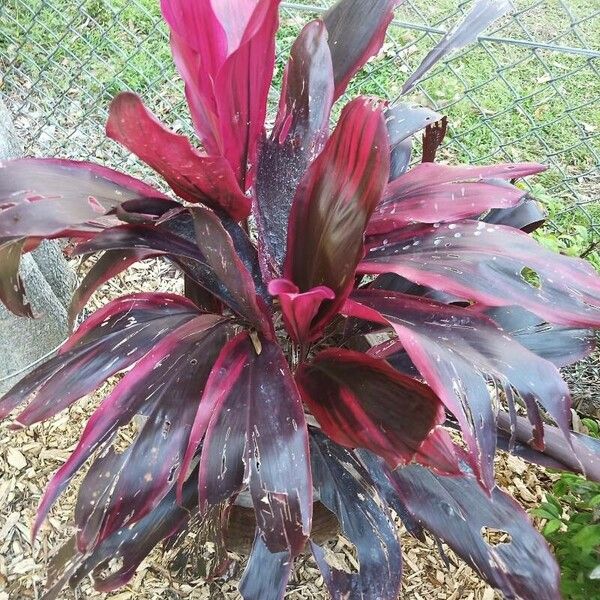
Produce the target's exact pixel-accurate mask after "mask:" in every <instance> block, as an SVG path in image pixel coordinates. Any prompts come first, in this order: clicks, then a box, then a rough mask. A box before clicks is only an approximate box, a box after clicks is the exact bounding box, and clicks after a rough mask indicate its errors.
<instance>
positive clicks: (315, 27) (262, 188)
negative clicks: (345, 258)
mask: <svg viewBox="0 0 600 600" xmlns="http://www.w3.org/2000/svg"><path fill="white" fill-rule="evenodd" d="M332 103H333V67H332V64H331V53H330V51H329V46H328V45H327V31H326V29H325V26H324V24H323V22H322V21H312V22H311V23H309V24H308V25H307V26H306V27H305V28H304V29H303V30H302V32H301V33H300V35H299V37H298V39H297V40H296V42H295V43H294V45H293V46H292V50H291V57H290V60H289V62H288V64H287V66H286V69H285V73H284V78H283V84H282V91H281V99H280V102H279V112H278V114H277V119H276V122H275V126H274V128H273V131H272V134H271V136H270V138H269V139H268V140H265V141H264V142H263V144H262V146H261V149H260V155H259V163H258V170H257V176H256V196H257V209H258V210H257V218H258V225H259V228H260V233H261V238H262V243H263V244H264V253H265V254H266V256H265V257H264V262H265V266H264V269H265V271H266V274H267V273H269V272H270V271H271V270H272V271H274V272H275V273H276V274H277V275H280V274H281V268H282V265H283V260H284V254H285V242H286V236H287V227H288V219H289V213H290V208H291V205H292V200H293V198H294V194H295V193H296V188H297V187H298V183H299V182H300V179H301V178H302V175H303V174H304V172H305V171H306V168H307V166H308V164H309V163H310V162H311V161H312V160H313V158H315V157H316V156H317V155H318V154H319V152H320V151H321V149H322V148H323V145H324V143H325V141H326V139H327V135H328V132H329V117H330V112H331V105H332Z"/></svg>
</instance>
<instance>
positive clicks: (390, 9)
mask: <svg viewBox="0 0 600 600" xmlns="http://www.w3.org/2000/svg"><path fill="white" fill-rule="evenodd" d="M402 1H403V0H369V1H368V2H365V0H339V2H337V3H336V4H335V5H334V6H333V7H332V8H330V9H329V10H328V11H327V12H326V13H325V16H324V17H323V20H324V21H325V25H326V26H327V31H328V32H329V47H330V48H331V56H332V59H333V73H334V77H335V98H336V99H337V98H339V97H340V96H341V95H342V94H343V93H344V92H345V91H346V87H347V86H348V83H349V82H350V80H351V79H352V77H354V75H355V74H356V73H357V72H358V71H359V70H360V69H361V68H362V67H363V66H364V64H365V63H366V62H367V61H368V60H369V58H371V57H372V56H374V55H375V54H377V53H378V52H379V50H380V49H381V46H382V45H383V41H384V39H385V32H386V30H387V28H388V25H389V24H390V22H391V20H392V17H393V16H394V9H395V8H396V7H397V6H398V5H399V4H401V3H402Z"/></svg>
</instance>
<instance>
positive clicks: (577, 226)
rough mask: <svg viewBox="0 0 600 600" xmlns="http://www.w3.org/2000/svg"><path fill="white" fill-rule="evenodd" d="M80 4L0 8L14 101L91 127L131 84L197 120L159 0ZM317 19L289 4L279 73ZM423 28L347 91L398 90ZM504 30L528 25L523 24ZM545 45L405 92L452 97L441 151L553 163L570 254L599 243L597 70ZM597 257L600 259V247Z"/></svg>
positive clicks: (484, 51)
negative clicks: (577, 204)
mask: <svg viewBox="0 0 600 600" xmlns="http://www.w3.org/2000/svg"><path fill="white" fill-rule="evenodd" d="M302 3H304V4H319V3H320V2H319V0H302ZM321 3H326V2H321ZM78 4H79V3H78V2H71V1H70V0H4V2H3V3H2V8H0V22H2V26H1V27H0V73H2V72H4V73H5V75H4V80H3V81H2V85H1V86H0V91H3V92H4V93H5V94H7V96H8V97H9V99H11V100H12V99H13V98H16V99H17V100H16V101H15V102H14V103H13V105H14V104H16V105H17V107H18V106H19V103H18V100H22V99H28V98H33V99H34V106H35V107H36V108H39V113H40V115H47V114H52V115H54V116H55V117H56V118H57V121H58V123H59V124H60V125H61V126H62V127H63V128H64V129H65V130H66V131H67V132H68V133H71V132H72V129H73V128H75V127H76V126H77V125H78V119H79V120H82V121H85V122H86V123H87V125H88V128H89V129H90V130H92V129H93V128H94V127H95V128H97V129H98V130H100V129H101V127H102V120H103V119H104V116H105V107H106V105H107V104H108V102H109V101H110V98H111V97H113V96H114V95H115V94H116V93H117V92H119V91H121V90H122V89H127V88H129V89H132V90H135V91H137V92H138V93H140V94H141V95H142V96H144V98H145V100H146V101H147V103H148V104H149V105H150V106H151V107H152V108H153V109H154V110H155V111H157V112H158V113H159V114H160V115H161V117H162V118H164V119H165V120H167V122H169V123H170V124H176V126H177V127H179V128H181V129H183V130H184V131H185V130H187V131H189V118H188V116H187V114H186V112H185V110H184V109H183V108H182V105H181V99H182V86H181V84H180V82H179V80H178V78H177V76H176V73H175V69H174V67H173V65H172V61H171V58H170V52H169V47H168V41H167V32H166V28H165V26H164V25H163V24H162V23H161V22H160V11H159V6H158V4H159V3H158V0H135V2H133V1H132V0H87V1H86V2H84V3H83V5H82V6H81V7H78ZM529 4H531V1H530V0H519V1H518V2H517V6H518V7H519V8H523V7H525V6H527V5H529ZM412 5H413V6H414V5H417V6H419V7H420V8H421V9H424V8H426V11H425V10H424V12H425V14H427V15H428V20H429V21H430V23H431V24H433V25H437V24H438V21H440V20H443V18H444V17H445V16H447V15H449V14H451V13H452V12H453V11H454V10H455V7H456V5H457V3H456V2H455V0H438V2H436V3H435V4H433V5H432V3H430V2H425V1H424V0H416V1H414V2H413V3H412ZM569 5H570V8H571V10H572V11H573V13H574V15H576V16H582V15H586V14H590V12H591V11H592V8H591V5H590V3H589V2H585V1H584V0H571V1H570V3H569ZM309 18H310V15H309V14H301V13H298V12H295V13H291V12H289V11H283V12H282V27H281V30H280V32H279V36H278V50H279V51H280V58H279V59H278V63H277V71H276V76H275V83H276V85H277V84H278V83H279V82H280V79H281V73H282V70H283V65H284V62H285V57H286V54H287V50H288V49H289V47H290V45H291V43H292V42H293V40H294V38H295V36H296V35H297V33H298V32H299V31H300V28H301V26H302V24H303V23H304V22H306V20H308V19H309ZM398 18H399V19H401V20H403V21H408V22H418V21H419V17H418V15H417V14H416V13H415V12H414V11H413V10H412V8H411V6H410V5H408V6H407V7H403V8H401V9H400V11H399V13H398ZM521 21H522V22H523V23H524V24H525V25H526V26H527V27H528V29H529V31H530V32H531V34H532V35H533V36H534V37H536V38H540V39H544V40H547V39H551V38H552V37H553V36H556V35H558V34H560V33H561V32H563V31H565V30H568V29H569V27H568V20H567V19H566V17H565V14H564V11H563V10H562V8H561V7H560V5H559V2H558V0H548V2H546V3H544V5H543V6H542V7H541V8H539V9H536V10H535V11H533V12H531V13H524V14H523V15H522V16H521ZM451 22H453V21H450V22H449V23H451ZM449 23H445V22H442V23H441V25H440V26H441V27H447V26H448V24H449ZM579 33H580V35H581V37H582V38H583V43H584V44H585V43H586V42H587V44H588V45H589V46H590V47H594V40H598V39H600V19H598V18H596V19H590V20H588V21H586V22H584V23H582V25H581V26H579ZM421 35H422V34H421V33H420V32H418V31H414V30H409V29H403V28H400V27H392V28H391V29H390V34H389V36H388V40H387V42H386V44H385V46H384V49H383V52H382V53H381V54H380V55H379V56H378V57H376V58H375V59H373V60H371V61H370V62H369V64H368V65H367V67H366V68H365V69H364V71H363V72H362V73H361V74H359V76H357V78H356V79H355V81H354V82H353V83H352V85H351V88H350V90H349V93H350V94H351V95H355V94H357V93H363V94H370V95H377V96H385V97H388V98H390V99H395V98H396V97H397V96H398V95H399V93H400V89H401V86H402V83H403V81H404V80H405V78H406V77H407V73H408V72H410V70H411V69H413V68H414V67H415V66H416V65H417V64H418V62H419V61H420V60H421V59H422V57H423V56H424V55H425V53H426V52H427V50H428V49H429V48H430V47H431V45H432V41H431V40H427V39H424V40H423V39H420V38H421ZM499 35H502V36H504V37H521V38H522V37H523V36H524V34H523V32H522V31H519V30H518V28H516V26H514V25H509V27H508V28H507V29H505V30H503V31H502V32H501V33H500V34H499ZM436 39H438V38H436ZM557 43H562V44H565V45H571V46H581V45H582V40H580V39H577V38H575V37H574V36H573V35H567V36H564V37H562V38H560V39H559V40H558V41H557ZM399 50H402V51H401V52H399ZM538 56H539V57H540V58H542V59H543V61H544V62H543V63H542V62H540V60H538V59H537V58H536V56H535V55H534V54H533V53H532V52H531V50H529V49H523V48H519V47H516V46H510V45H506V44H502V45H500V44H493V45H492V44H487V45H486V46H485V47H482V46H479V47H475V48H473V49H472V50H470V51H469V52H468V53H466V54H465V55H464V56H459V57H458V58H456V59H455V60H453V61H451V63H450V68H451V71H449V70H448V69H447V68H438V69H437V70H436V71H435V72H434V75H433V76H432V77H431V78H429V79H428V80H426V81H425V82H424V84H423V86H422V88H421V89H420V90H419V91H416V92H414V93H412V94H411V95H410V96H409V98H408V99H409V100H411V101H417V102H421V103H425V104H431V103H432V101H433V102H434V103H435V104H436V105H437V106H441V107H447V108H446V109H444V112H445V113H446V114H448V116H449V117H450V123H451V127H450V132H449V144H448V146H447V148H446V149H445V151H444V152H445V153H444V155H443V156H444V158H447V159H449V160H453V161H464V162H467V161H469V162H472V161H490V162H497V161H500V160H515V161H522V160H538V161H542V162H547V163H548V164H549V165H550V166H551V168H550V169H549V171H548V172H547V173H545V174H543V175H541V176H539V177H537V178H536V180H535V188H534V189H535V191H536V193H538V195H539V196H540V198H541V199H542V200H543V201H544V203H545V204H546V206H547V208H548V211H549V213H550V216H551V217H552V218H553V219H554V220H555V221H556V222H557V229H556V228H555V229H552V228H547V229H545V230H544V233H543V239H544V243H546V244H547V245H549V246H551V247H553V248H555V249H558V250H560V251H563V252H565V253H568V254H577V253H579V254H581V253H583V252H585V251H586V250H587V249H588V248H589V247H590V245H592V244H593V243H594V242H596V241H598V239H597V237H594V234H593V233H592V231H591V228H590V223H591V222H593V223H596V224H598V223H600V208H598V206H595V205H594V203H593V202H592V201H593V200H594V199H595V198H594V196H593V180H592V177H593V176H594V174H595V177H596V178H597V177H598V172H597V171H598V165H597V164H596V161H595V159H594V156H593V152H595V153H596V154H597V155H600V125H599V124H600V78H598V77H596V76H595V74H594V72H593V71H592V69H591V67H590V65H589V63H588V62H587V61H586V60H585V59H583V58H581V57H577V56H569V55H566V54H561V53H555V52H547V51H545V52H539V53H538ZM596 62H598V61H596ZM173 107H176V108H173ZM577 107H580V108H577ZM29 109H30V108H29V107H27V106H26V110H29ZM24 129H25V131H24V134H25V136H26V140H25V142H26V144H27V146H28V147H29V148H31V149H32V150H33V151H37V149H38V146H37V142H38V139H37V138H38V137H39V135H40V131H38V130H36V129H35V128H34V129H31V128H24ZM87 131H88V129H86V132H87ZM28 135H29V136H30V137H29V138H27V136H28ZM59 135H60V133H57V134H56V136H57V139H56V141H55V146H51V149H52V150H54V149H56V148H58V149H60V150H63V153H64V152H65V151H66V153H69V152H72V153H76V151H77V152H79V153H81V151H80V149H79V148H77V149H76V148H75V147H71V146H69V145H68V143H67V145H66V146H65V147H64V148H63V147H62V146H60V145H59V144H60V140H59ZM583 142H585V143H583ZM82 143H83V142H82V141H81V140H80V141H79V144H82ZM84 149H85V148H84ZM572 190H573V191H575V192H577V193H578V195H579V196H580V200H581V199H584V200H585V199H586V198H588V199H589V204H588V205H586V206H585V211H583V210H580V209H579V208H576V209H575V210H570V207H571V206H572V204H573V201H574V198H573V194H572ZM557 231H558V233H557ZM590 256H591V260H592V262H594V264H596V266H598V263H599V262H600V259H598V254H597V253H596V254H595V255H594V254H593V253H592V254H591V255H590Z"/></svg>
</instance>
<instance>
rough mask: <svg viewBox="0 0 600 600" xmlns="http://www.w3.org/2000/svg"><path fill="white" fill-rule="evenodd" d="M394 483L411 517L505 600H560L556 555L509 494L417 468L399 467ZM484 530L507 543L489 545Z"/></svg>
mask: <svg viewBox="0 0 600 600" xmlns="http://www.w3.org/2000/svg"><path fill="white" fill-rule="evenodd" d="M394 481H395V483H396V489H397V493H398V495H399V496H400V499H401V501H402V502H403V503H404V505H405V506H406V507H407V509H408V510H409V511H410V512H411V513H412V515H413V517H414V518H416V519H417V520H418V521H419V522H420V523H421V524H422V525H423V527H425V529H427V530H429V531H430V532H431V533H433V534H434V535H435V536H437V537H439V538H440V539H441V540H442V541H443V542H445V543H446V544H448V546H449V547H450V548H451V549H452V550H454V552H456V554H458V556H460V557H461V558H462V559H463V560H464V561H465V562H466V563H467V564H469V565H470V566H471V567H473V568H474V569H475V570H476V571H477V572H478V573H479V574H480V575H481V576H482V577H484V578H485V579H486V580H487V581H488V582H489V583H490V584H491V585H492V586H494V587H495V588H497V589H499V590H500V591H501V592H502V593H503V594H504V596H505V597H506V598H515V599H516V598H538V599H540V600H560V597H561V596H560V592H559V571H558V566H557V564H556V561H555V559H554V556H553V555H552V553H551V552H550V548H549V547H548V545H547V544H546V542H545V540H544V538H543V537H542V536H541V535H540V534H539V533H538V532H537V531H536V530H535V528H534V527H533V525H532V523H531V521H530V520H529V517H528V516H527V514H526V513H525V512H524V511H523V509H522V508H521V506H519V504H518V503H517V502H515V501H514V500H513V499H512V498H511V497H510V496H509V495H508V494H505V493H504V492H502V491H501V490H499V489H498V488H494V489H493V490H492V492H491V497H488V496H487V495H486V493H485V492H484V491H483V490H482V489H481V487H480V486H479V485H478V483H477V480H476V479H475V478H474V477H471V476H469V475H464V476H463V477H442V476H439V475H435V474H434V473H432V472H431V471H429V470H428V469H424V468H423V467H419V466H417V465H411V466H409V467H404V468H401V469H398V470H397V471H396V472H395V473H394ZM488 529H489V530H492V531H500V532H505V533H506V534H507V538H508V539H506V540H504V541H501V542H495V541H493V540H492V541H490V542H488V541H487V540H486V538H485V537H484V536H485V535H486V533H487V531H486V530H488Z"/></svg>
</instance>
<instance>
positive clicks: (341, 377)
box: [296, 348, 459, 473]
mask: <svg viewBox="0 0 600 600" xmlns="http://www.w3.org/2000/svg"><path fill="white" fill-rule="evenodd" d="M296 381H297V382H298V385H299V387H300V390H301V392H302V397H303V399H304V401H305V402H306V404H307V405H308V407H309V409H310V412H311V414H312V415H313V416H314V417H315V418H316V419H317V421H318V422H319V424H320V425H321V428H322V429H323V432H324V433H325V434H327V435H328V436H329V437H330V438H331V439H332V440H334V441H335V442H336V443H338V444H341V445H342V446H346V447H347V448H356V447H360V448H368V449H369V450H371V451H373V452H375V453H376V454H378V455H380V456H382V457H383V458H385V460H386V462H387V463H388V464H389V465H390V466H391V467H393V468H395V467H397V466H398V465H405V464H408V463H410V462H412V461H413V460H415V461H417V462H419V463H421V464H425V465H430V466H433V467H435V468H437V469H440V470H441V471H442V472H447V473H448V472H450V473H454V472H459V468H458V463H457V458H456V456H454V452H453V444H452V441H451V440H450V437H449V436H448V434H447V433H446V432H445V431H444V430H443V429H442V428H441V427H440V425H441V424H442V423H443V422H444V421H445V411H444V407H443V405H442V403H441V402H440V400H439V398H437V396H436V395H435V394H434V393H433V392H432V391H431V389H430V388H429V387H427V386H426V385H424V384H422V383H420V382H419V381H416V380H414V379H411V378H410V377H407V376H405V375H402V374H401V373H398V372H397V371H396V370H395V369H393V368H392V367H390V366H389V365H387V364H386V363H385V362H384V361H382V360H377V359H374V358H371V357H369V356H367V355H365V354H362V353H360V352H354V351H351V350H343V349H335V348H330V349H328V350H323V351H322V352H320V353H319V354H317V356H316V357H315V359H314V361H313V362H312V363H310V364H304V365H301V367H300V369H299V370H298V372H297V374H296Z"/></svg>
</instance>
